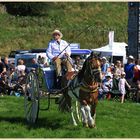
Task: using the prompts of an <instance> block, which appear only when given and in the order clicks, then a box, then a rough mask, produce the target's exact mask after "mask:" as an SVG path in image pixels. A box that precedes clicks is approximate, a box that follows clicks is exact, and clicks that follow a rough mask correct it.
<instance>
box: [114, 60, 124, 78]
mask: <svg viewBox="0 0 140 140" xmlns="http://www.w3.org/2000/svg"><path fill="white" fill-rule="evenodd" d="M122 72H124V68H123V67H122V63H121V61H119V60H118V61H116V65H115V72H114V74H115V77H116V78H117V79H119V78H120V77H121V73H122Z"/></svg>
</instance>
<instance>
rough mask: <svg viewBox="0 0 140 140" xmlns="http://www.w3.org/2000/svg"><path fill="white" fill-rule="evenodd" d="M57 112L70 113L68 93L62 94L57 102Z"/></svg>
mask: <svg viewBox="0 0 140 140" xmlns="http://www.w3.org/2000/svg"><path fill="white" fill-rule="evenodd" d="M58 104H59V110H60V111H61V112H70V111H71V97H70V96H69V95H68V92H65V93H63V94H62V95H61V96H60V98H59V100H58Z"/></svg>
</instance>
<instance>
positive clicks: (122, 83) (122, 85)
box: [119, 72, 130, 103]
mask: <svg viewBox="0 0 140 140" xmlns="http://www.w3.org/2000/svg"><path fill="white" fill-rule="evenodd" d="M125 75H126V74H125V72H122V73H121V78H120V80H119V91H120V92H121V94H122V97H121V103H124V97H125V94H126V90H125V86H127V87H128V88H130V85H129V84H128V83H127V81H126V79H125Z"/></svg>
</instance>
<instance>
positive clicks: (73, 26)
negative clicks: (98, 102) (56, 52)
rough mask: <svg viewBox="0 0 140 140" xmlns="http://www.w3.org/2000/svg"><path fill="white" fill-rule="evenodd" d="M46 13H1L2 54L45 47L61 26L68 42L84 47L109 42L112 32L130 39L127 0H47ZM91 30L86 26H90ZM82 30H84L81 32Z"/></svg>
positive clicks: (118, 36) (119, 36)
mask: <svg viewBox="0 0 140 140" xmlns="http://www.w3.org/2000/svg"><path fill="white" fill-rule="evenodd" d="M47 5H48V6H47V12H46V15H44V16H12V15H9V14H8V13H6V12H5V13H3V12H2V13H0V21H1V22H0V29H1V31H0V55H8V54H9V52H10V51H11V50H16V49H31V48H45V47H47V44H48V42H49V40H50V39H51V33H52V31H53V30H54V29H56V28H57V29H60V30H61V31H62V33H63V34H64V38H63V39H65V40H67V41H68V42H78V43H80V45H81V48H89V49H93V48H97V47H101V46H103V45H106V44H107V43H108V32H109V31H110V30H114V31H115V41H124V42H126V43H127V20H128V7H127V5H128V4H127V3H126V2H122V3H119V2H116V3H115V2H113V3H111V2H67V3H66V2H60V3H57V2H53V3H47ZM89 25H90V26H92V27H91V28H90V29H89V30H87V29H86V30H84V29H85V27H87V26H89ZM80 32H82V34H81V35H80V36H77V35H78V34H79V33H80Z"/></svg>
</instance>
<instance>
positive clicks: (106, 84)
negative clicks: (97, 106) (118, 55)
mask: <svg viewBox="0 0 140 140" xmlns="http://www.w3.org/2000/svg"><path fill="white" fill-rule="evenodd" d="M101 71H102V77H103V79H102V83H101V86H100V88H99V98H102V97H103V98H104V97H105V96H104V95H107V94H108V93H110V92H111V91H112V90H113V89H112V88H113V81H114V80H116V81H118V83H117V84H118V92H120V94H121V103H124V99H125V96H126V94H127V93H128V94H129V91H130V90H131V89H132V88H135V89H136V90H137V91H139V90H140V88H139V86H140V60H135V59H134V57H133V56H129V57H128V60H127V63H126V64H123V63H122V62H121V61H120V60H117V61H116V62H115V64H113V63H112V64H109V62H108V61H107V59H106V57H103V58H102V59H101ZM136 96H137V102H138V101H139V96H140V95H139V92H137V95H136Z"/></svg>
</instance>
